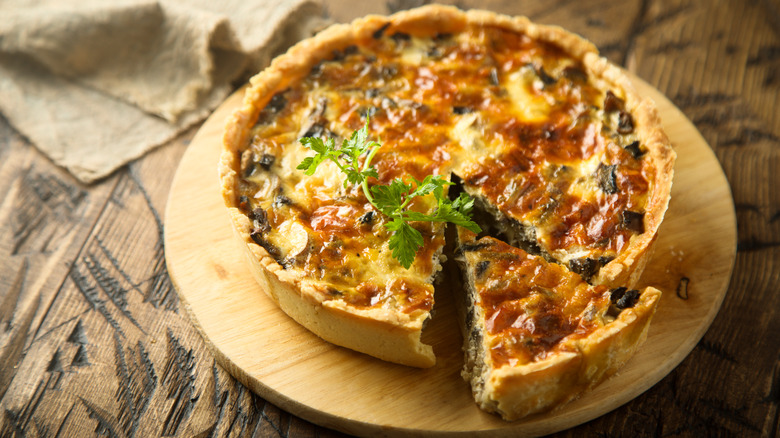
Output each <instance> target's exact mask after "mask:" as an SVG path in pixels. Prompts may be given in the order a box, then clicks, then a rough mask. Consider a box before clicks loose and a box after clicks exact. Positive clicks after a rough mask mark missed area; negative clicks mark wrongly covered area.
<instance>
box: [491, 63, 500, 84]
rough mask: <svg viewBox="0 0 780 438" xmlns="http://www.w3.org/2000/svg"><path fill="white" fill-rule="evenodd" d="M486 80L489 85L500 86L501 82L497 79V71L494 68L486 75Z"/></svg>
mask: <svg viewBox="0 0 780 438" xmlns="http://www.w3.org/2000/svg"><path fill="white" fill-rule="evenodd" d="M488 78H489V79H490V85H495V86H498V85H500V84H501V82H500V81H499V79H498V69H496V68H495V67H493V68H491V69H490V74H489V75H488Z"/></svg>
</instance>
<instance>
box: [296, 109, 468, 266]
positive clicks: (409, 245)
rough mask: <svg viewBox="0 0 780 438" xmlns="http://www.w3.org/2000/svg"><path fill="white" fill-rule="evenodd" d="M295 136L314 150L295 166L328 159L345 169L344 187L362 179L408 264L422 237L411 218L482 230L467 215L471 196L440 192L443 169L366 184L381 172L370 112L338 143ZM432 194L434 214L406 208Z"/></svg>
mask: <svg viewBox="0 0 780 438" xmlns="http://www.w3.org/2000/svg"><path fill="white" fill-rule="evenodd" d="M299 141H300V142H301V144H302V145H304V146H305V147H307V148H309V149H311V150H312V151H314V152H315V153H316V154H315V155H314V156H313V157H307V158H305V159H304V160H303V161H302V162H301V163H300V164H299V165H298V169H300V170H303V171H304V173H305V174H306V175H309V176H311V175H314V173H315V172H316V170H317V166H319V165H320V163H322V162H323V161H325V160H330V161H332V162H333V163H335V164H336V166H338V168H339V169H341V171H342V172H344V173H345V174H346V177H347V178H346V180H345V181H344V187H345V188H346V187H348V186H349V184H353V185H360V186H361V188H362V189H363V193H364V194H365V196H366V199H368V201H369V202H370V203H371V205H373V206H374V208H376V209H377V210H379V211H380V212H382V214H384V215H385V216H387V217H388V218H389V219H391V221H389V222H387V223H385V228H387V229H388V230H389V231H391V232H392V233H393V234H392V236H391V237H390V240H389V241H388V245H389V247H390V250H392V252H393V253H392V255H393V257H394V258H395V259H397V260H398V262H399V263H401V265H402V266H403V267H405V268H406V269H409V267H410V266H412V263H413V262H414V258H415V255H416V254H417V251H418V250H419V249H420V247H422V246H423V243H424V239H423V236H422V234H421V233H420V231H418V230H417V229H416V228H414V227H412V226H411V225H410V224H409V222H451V223H453V224H455V225H460V226H462V227H465V228H468V229H469V230H471V231H473V232H475V233H479V232H480V231H481V230H480V228H479V225H477V224H476V222H474V221H472V220H471V210H472V209H473V207H474V200H473V199H471V197H469V196H468V195H467V194H466V193H461V194H460V196H458V197H457V198H456V199H455V200H454V201H452V200H450V199H449V198H448V197H447V196H446V195H445V194H444V187H446V186H449V185H452V182H450V181H447V180H445V179H444V178H443V177H442V176H441V175H435V176H434V175H428V176H426V177H425V178H424V179H423V180H422V181H419V180H417V179H416V178H414V177H410V179H411V182H406V181H404V180H403V179H401V178H396V179H394V180H393V181H391V182H390V184H388V185H374V186H372V187H371V188H370V189H369V187H368V179H369V178H379V174H378V173H377V170H376V168H375V167H373V166H372V165H371V160H372V159H373V158H374V155H375V154H376V151H377V150H378V149H379V148H380V147H381V145H380V144H379V143H377V142H375V141H372V140H369V139H368V118H366V124H365V125H364V126H363V128H361V129H359V130H357V131H355V132H353V133H352V136H351V137H350V138H349V139H344V141H343V142H342V143H341V147H340V148H336V144H335V141H334V140H333V139H331V138H328V139H326V140H325V141H323V140H322V139H321V138H315V137H304V138H301V139H300V140H299ZM364 154H365V155H366V158H365V160H364V162H363V165H362V166H360V163H359V159H360V156H361V155H364ZM431 194H432V195H433V198H434V199H435V200H436V209H435V210H434V211H433V213H432V214H425V213H420V212H417V211H409V210H407V207H408V206H409V204H410V203H411V202H412V200H413V199H414V198H417V197H423V196H428V195H431Z"/></svg>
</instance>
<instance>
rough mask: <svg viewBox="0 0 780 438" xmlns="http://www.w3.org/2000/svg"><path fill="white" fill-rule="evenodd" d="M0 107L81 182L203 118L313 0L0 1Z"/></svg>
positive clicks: (286, 37)
mask: <svg viewBox="0 0 780 438" xmlns="http://www.w3.org/2000/svg"><path fill="white" fill-rule="evenodd" d="M0 16H2V17H3V19H2V20H0V113H2V115H3V116H4V117H5V118H6V119H7V120H8V121H9V122H10V123H11V125H13V126H14V127H15V128H16V129H17V130H18V131H19V132H21V133H22V134H23V135H25V136H26V137H27V138H28V139H29V140H30V141H31V142H32V143H33V144H35V145H36V146H37V147H38V148H39V149H40V150H41V151H43V152H44V153H45V154H47V155H48V156H49V157H50V158H51V159H52V160H53V161H54V162H55V163H57V164H58V165H61V166H63V167H65V168H66V169H68V170H69V171H70V172H71V173H72V174H73V175H74V176H76V177H77V178H78V179H80V180H81V181H83V182H87V183H89V182H93V181H95V180H97V179H100V178H102V177H104V176H106V175H108V174H110V173H111V172H113V171H114V170H115V169H117V168H118V167H121V166H122V165H124V164H125V163H127V162H128V161H131V160H133V159H135V158H137V157H139V156H141V155H143V154H144V153H145V152H147V151H148V150H150V149H152V148H153V147H155V146H158V145H161V144H163V143H165V142H167V141H168V140H170V139H172V138H173V137H175V136H176V135H177V134H179V133H181V132H182V131H183V130H184V129H186V128H188V127H189V126H192V125H193V124H194V123H197V122H198V121H201V120H203V119H204V118H205V117H206V116H207V115H208V114H209V113H210V112H211V111H212V110H213V109H214V108H215V107H216V106H217V105H218V104H219V103H220V102H222V101H223V100H224V99H225V98H226V97H227V95H228V93H230V91H231V90H232V89H233V85H234V83H235V82H236V81H239V80H242V79H245V78H246V76H247V75H248V74H251V73H253V72H256V71H259V70H260V69H261V68H263V67H265V66H266V65H267V64H268V63H269V62H270V60H271V59H272V58H273V56H275V55H276V54H278V53H280V52H281V51H283V50H284V49H286V48H287V47H289V46H290V45H291V44H293V43H295V42H296V41H297V40H299V39H301V38H303V37H306V36H309V35H311V34H312V33H313V32H314V31H315V30H317V29H318V28H321V27H322V26H323V24H324V19H323V18H322V8H321V5H320V3H319V0H241V1H237V0H224V1H213V0H159V1H151V0H124V1H118V2H104V1H99V0H94V1H90V0H47V1H41V0H0Z"/></svg>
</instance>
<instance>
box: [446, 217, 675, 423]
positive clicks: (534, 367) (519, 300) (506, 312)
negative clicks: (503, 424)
mask: <svg viewBox="0 0 780 438" xmlns="http://www.w3.org/2000/svg"><path fill="white" fill-rule="evenodd" d="M459 231H460V232H459V243H458V250H457V252H458V260H459V262H460V263H461V264H462V266H463V272H464V276H465V283H466V284H467V287H468V293H467V296H466V297H465V300H464V302H465V304H464V305H463V306H462V308H463V311H462V313H463V320H464V321H465V327H464V331H465V333H464V339H465V343H464V345H465V346H464V350H465V352H466V365H465V367H464V370H463V375H464V377H465V378H466V379H467V380H469V381H470V382H471V387H472V392H473V393H474V398H475V399H476V401H477V404H479V406H480V407H482V408H483V409H485V410H487V411H490V412H496V413H499V414H501V416H502V417H504V418H505V419H507V420H515V419H518V418H521V417H523V416H526V415H529V414H533V413H536V412H540V411H543V410H546V409H549V408H550V407H551V406H556V405H560V404H561V403H564V402H566V401H569V400H571V399H573V398H575V397H577V396H578V395H579V394H581V393H582V392H583V391H584V390H586V389H588V388H590V387H592V386H594V385H596V384H597V383H599V382H601V381H602V380H603V379H604V378H605V377H608V376H610V375H612V374H614V373H615V372H616V371H617V370H618V369H619V368H620V367H621V366H622V365H623V364H624V363H625V362H626V361H627V360H628V359H629V358H630V357H631V356H632V355H633V354H634V352H635V351H636V349H637V348H638V347H639V346H640V345H641V344H642V343H643V342H644V340H645V338H646V337H647V329H648V326H649V324H650V319H651V318H652V316H653V314H654V313H655V309H656V306H657V304H658V301H659V299H660V297H661V292H660V291H658V290H657V289H654V288H651V287H648V288H646V289H644V290H642V291H641V292H640V291H638V290H634V289H632V290H629V289H627V288H626V287H617V288H613V289H610V288H609V287H607V286H604V285H598V286H592V285H589V284H588V283H587V282H586V281H585V280H583V278H582V277H581V276H580V275H578V274H576V273H574V272H572V271H570V270H568V269H566V268H565V267H564V266H562V265H559V264H556V263H550V262H547V261H546V260H545V259H544V258H542V257H540V256H535V255H532V254H528V253H527V252H525V251H524V250H522V249H520V248H516V247H513V246H510V245H508V244H506V243H504V242H502V241H499V240H496V239H495V238H492V237H489V236H486V237H482V238H480V239H476V236H475V235H474V233H471V232H469V231H467V230H462V229H461V230H459Z"/></svg>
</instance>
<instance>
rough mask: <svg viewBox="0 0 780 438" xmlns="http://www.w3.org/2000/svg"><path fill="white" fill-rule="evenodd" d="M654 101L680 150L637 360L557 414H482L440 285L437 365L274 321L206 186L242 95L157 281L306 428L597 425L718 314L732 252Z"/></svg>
mask: <svg viewBox="0 0 780 438" xmlns="http://www.w3.org/2000/svg"><path fill="white" fill-rule="evenodd" d="M635 83H636V86H637V88H638V89H639V91H640V92H641V93H643V94H645V95H649V96H651V97H653V98H654V99H655V100H656V102H657V103H658V106H659V109H660V113H661V115H662V118H663V121H664V126H665V128H666V130H667V133H668V134H669V137H670V138H671V140H672V142H673V144H674V147H675V149H676V151H677V154H678V158H677V164H676V168H675V177H674V188H673V190H672V196H673V198H672V202H671V205H670V208H669V211H668V213H667V216H666V220H665V222H664V223H663V226H662V227H661V231H660V235H659V238H658V240H657V243H656V247H655V253H654V256H653V258H652V260H651V261H650V263H649V265H648V267H647V269H646V271H645V273H644V275H643V277H642V283H643V284H645V285H652V286H655V287H657V288H659V289H660V290H662V291H663V292H664V295H663V298H662V300H661V303H660V306H659V308H658V311H657V313H656V315H655V318H654V320H653V323H652V326H651V328H650V332H649V335H648V339H647V342H646V344H645V345H644V347H643V348H642V349H641V350H640V351H639V352H638V353H637V355H636V356H635V357H634V358H633V359H632V360H631V361H630V362H629V363H628V364H627V365H626V366H625V367H624V368H623V369H622V370H621V371H620V373H619V374H618V375H616V376H614V377H612V378H611V379H609V380H608V381H606V382H604V383H603V384H601V385H600V386H598V387H597V388H595V390H593V391H591V392H589V393H587V394H585V395H583V396H582V397H581V398H580V399H578V400H576V401H574V402H572V403H570V404H568V405H566V406H565V407H563V408H562V409H560V410H558V411H556V412H554V413H549V414H545V415H537V416H533V417H530V418H527V419H524V420H521V421H518V422H512V423H509V422H505V421H503V420H501V419H500V418H498V417H496V416H494V415H491V414H486V413H484V412H482V411H480V410H479V409H478V408H477V407H476V405H475V404H474V401H473V399H472V398H471V393H470V389H469V387H468V385H467V384H466V382H464V381H463V379H462V378H461V377H460V369H461V366H462V362H463V359H462V353H461V349H460V347H461V337H460V332H459V329H458V325H457V321H456V317H455V310H454V306H453V303H452V301H451V299H450V296H449V294H450V293H451V292H454V293H458V288H459V285H458V284H457V283H458V279H457V278H458V276H457V275H456V276H450V277H454V278H455V280H453V282H454V283H455V284H447V283H445V284H444V285H443V286H442V287H439V288H438V290H437V294H436V307H435V317H434V319H433V320H432V321H431V324H429V326H428V327H427V329H426V332H425V333H424V335H423V340H424V341H425V342H426V343H429V344H431V345H433V348H434V352H435V353H436V356H437V358H438V359H437V360H438V361H437V364H436V366H435V367H433V368H430V369H425V370H422V369H415V368H410V367H405V366H401V365H394V364H390V363H385V362H382V361H380V360H377V359H374V358H372V357H369V356H366V355H363V354H360V353H355V352H352V351H350V350H347V349H344V348H341V347H336V346H333V345H331V344H329V343H327V342H325V341H322V340H321V339H319V338H318V337H316V336H315V335H313V334H311V333H310V332H308V331H307V330H306V329H304V328H302V327H301V326H299V325H298V324H297V323H295V322H294V321H293V320H292V319H290V318H288V317H287V316H286V315H285V314H284V313H282V312H281V311H280V310H279V309H278V308H277V307H276V305H275V304H274V303H273V302H272V301H271V300H270V299H269V298H267V297H266V296H265V295H264V293H263V291H262V290H261V289H260V287H259V286H258V285H257V284H256V283H255V281H254V280H253V278H252V276H251V274H250V272H249V271H248V264H247V262H246V261H245V260H244V258H243V257H244V251H242V250H241V248H239V246H238V244H239V243H238V241H237V239H234V236H233V231H232V228H231V224H230V222H229V220H228V215H227V212H226V209H225V208H224V205H223V202H222V198H221V195H220V193H219V183H218V180H217V170H216V168H217V160H218V157H219V154H220V147H221V139H222V128H223V124H224V120H225V119H226V117H227V116H228V114H230V113H231V112H232V111H233V110H234V109H235V108H237V107H238V106H239V105H240V104H241V102H242V97H243V93H242V92H241V91H239V92H238V93H236V94H234V95H233V96H232V97H230V98H229V99H228V100H227V101H226V102H225V103H224V104H223V105H222V106H221V107H220V108H219V109H218V110H217V111H216V112H215V113H214V114H213V115H212V116H211V117H210V118H209V119H208V120H207V121H206V123H205V124H204V125H203V127H202V128H201V129H200V131H199V132H198V134H197V135H196V136H195V138H194V139H193V140H192V143H191V144H190V146H189V148H188V150H187V152H186V153H185V155H184V157H183V158H182V161H181V163H180V166H179V169H178V171H177V173H176V176H175V178H174V181H173V185H172V188H171V192H170V197H169V200H168V204H167V210H166V215H165V253H166V259H167V263H168V271H169V273H170V276H171V279H172V280H173V283H174V285H175V286H176V289H177V290H178V292H179V296H180V298H181V300H182V302H183V304H184V307H185V308H186V309H187V311H188V313H189V315H190V316H191V318H192V321H193V323H194V324H195V326H196V327H197V328H198V330H199V331H200V332H201V334H202V335H203V337H204V339H205V340H206V343H207V344H208V345H209V346H210V348H211V350H212V351H213V353H214V355H215V357H216V358H217V360H218V361H219V363H220V364H221V365H222V366H223V367H225V368H226V369H227V370H228V371H229V372H230V373H231V374H233V375H234V376H235V377H236V378H237V379H238V380H240V381H241V382H242V383H244V384H245V385H246V386H248V387H249V388H250V389H251V390H253V391H255V392H256V393H257V394H259V395H260V396H262V397H263V398H265V399H267V400H268V401H270V402H272V403H274V404H275V405H277V406H279V407H281V408H283V409H285V410H287V411H289V412H291V413H293V414H295V415H297V416H300V417H302V418H305V419H307V420H309V421H311V422H313V423H316V424H319V425H322V426H325V427H330V428H334V429H338V430H342V431H345V432H348V433H353V434H359V435H371V436H399V435H422V434H431V433H447V432H468V433H470V435H480V436H514V437H519V436H538V435H543V434H548V433H552V432H555V431H559V430H563V429H567V428H570V427H573V426H576V425H578V424H581V423H584V422H586V421H588V420H591V419H593V418H596V417H598V416H600V415H602V414H604V413H606V412H609V411H610V410H612V409H615V408H617V407H618V406H620V405H622V404H624V403H626V402H628V401H629V400H631V399H632V398H634V397H636V396H637V395H639V394H641V393H642V392H644V391H645V390H647V389H648V388H650V387H651V386H653V385H654V384H655V383H657V382H658V381H659V380H661V379H662V378H663V377H664V376H666V375H667V374H668V373H669V372H670V371H671V370H672V369H673V368H674V367H675V366H677V364H679V363H680V362H681V361H682V360H683V359H684V358H685V357H686V356H687V355H688V354H689V353H690V351H691V350H692V349H693V347H694V346H695V345H696V343H697V342H698V341H699V339H700V338H701V337H702V336H703V335H704V332H705V331H706V330H707V328H708V327H709V325H710V323H711V322H712V320H713V319H714V317H715V315H716V314H717V312H718V309H719V308H720V305H721V303H722V301H723V298H724V296H725V294H726V290H727V287H728V283H729V278H730V276H731V270H732V267H733V265H734V257H735V250H736V218H735V214H734V205H733V202H732V197H731V192H730V189H729V185H728V182H727V180H726V178H725V176H724V175H723V172H722V170H721V168H720V166H719V164H718V161H717V159H716V158H715V156H714V155H713V153H712V151H711V149H710V148H709V146H708V145H707V144H706V142H705V141H704V139H703V138H702V137H701V135H700V134H699V132H698V131H697V130H696V128H695V127H694V126H693V125H692V124H691V123H690V121H688V120H687V119H686V118H685V116H684V115H683V114H682V113H681V112H680V111H679V110H678V109H677V108H675V107H674V106H673V105H672V104H671V102H669V101H668V100H667V99H666V98H665V97H664V96H663V95H661V94H660V93H659V92H658V91H657V90H655V89H653V88H652V87H650V86H649V85H647V84H645V83H644V82H642V81H640V80H638V79H636V80H635Z"/></svg>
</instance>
